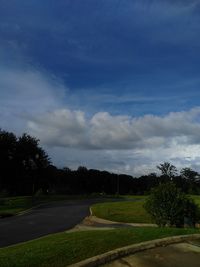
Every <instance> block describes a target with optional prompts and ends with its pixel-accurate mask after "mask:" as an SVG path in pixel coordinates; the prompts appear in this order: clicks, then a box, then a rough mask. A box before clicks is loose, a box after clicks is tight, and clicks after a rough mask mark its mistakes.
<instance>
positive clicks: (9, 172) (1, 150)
mask: <svg viewBox="0 0 200 267" xmlns="http://www.w3.org/2000/svg"><path fill="white" fill-rule="evenodd" d="M16 145H17V138H16V136H15V135H14V134H13V133H10V132H7V131H3V130H1V129H0V171H1V174H0V191H1V190H8V191H12V188H13V184H14V182H15V177H14V176H15V155H16Z"/></svg>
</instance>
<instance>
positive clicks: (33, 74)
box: [0, 0, 200, 176]
mask: <svg viewBox="0 0 200 267" xmlns="http://www.w3.org/2000/svg"><path fill="white" fill-rule="evenodd" d="M199 51H200V1H199V0H173V1H172V0H162V1H161V0H85V1H83V0H59V1H57V0H43V1H39V0H29V1H27V0H0V127H1V128H2V129H4V130H7V131H13V132H14V133H16V135H21V134H22V133H24V132H26V133H28V134H30V135H32V136H35V137H36V138H38V139H40V144H41V146H42V147H43V148H44V149H45V150H46V151H47V153H48V154H49V156H50V158H51V160H52V163H53V164H54V165H56V166H58V167H66V166H67V167H69V168H72V169H76V168H77V167H78V166H80V165H81V166H86V167H88V168H93V169H100V170H108V171H111V172H115V173H127V174H130V175H134V176H139V175H142V174H148V173H151V172H156V171H157V170H156V166H157V165H159V164H160V163H163V162H164V161H168V162H170V163H172V164H174V165H175V166H177V168H179V169H180V168H183V167H191V168H193V169H195V170H197V171H200V75H199V69H200V53H199Z"/></svg>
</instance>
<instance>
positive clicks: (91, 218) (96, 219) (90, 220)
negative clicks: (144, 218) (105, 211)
mask: <svg viewBox="0 0 200 267" xmlns="http://www.w3.org/2000/svg"><path fill="white" fill-rule="evenodd" d="M90 214H91V212H90ZM83 223H86V224H87V223H91V224H92V223H101V224H110V225H113V226H114V225H120V224H121V225H127V226H134V227H158V225H157V224H154V223H125V222H116V221H110V220H106V219H102V218H99V217H96V216H94V215H92V214H91V215H90V216H88V217H86V218H85V219H84V220H83Z"/></svg>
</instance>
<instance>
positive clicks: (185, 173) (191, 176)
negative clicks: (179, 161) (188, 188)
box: [180, 168, 199, 182]
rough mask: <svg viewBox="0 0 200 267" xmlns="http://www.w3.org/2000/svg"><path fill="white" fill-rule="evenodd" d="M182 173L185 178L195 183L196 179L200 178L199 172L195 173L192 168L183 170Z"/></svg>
mask: <svg viewBox="0 0 200 267" xmlns="http://www.w3.org/2000/svg"><path fill="white" fill-rule="evenodd" d="M180 173H181V175H182V177H183V178H185V179H187V180H189V181H191V182H195V180H196V178H197V177H198V176H199V174H198V172H196V171H193V170H192V169H191V168H183V169H181V172H180Z"/></svg>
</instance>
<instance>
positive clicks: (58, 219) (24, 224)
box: [0, 200, 105, 247]
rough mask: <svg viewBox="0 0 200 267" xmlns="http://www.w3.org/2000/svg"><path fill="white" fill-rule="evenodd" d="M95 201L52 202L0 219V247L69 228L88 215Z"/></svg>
mask: <svg viewBox="0 0 200 267" xmlns="http://www.w3.org/2000/svg"><path fill="white" fill-rule="evenodd" d="M101 201H102V200H101ZM104 201H105V200H104ZM97 202H100V200H73V201H72V200H68V201H64V202H57V203H56V202H54V203H50V204H45V205H43V206H41V207H39V208H35V209H33V210H32V211H31V212H30V213H27V214H24V215H21V216H15V217H10V218H5V219H0V247H4V246H8V245H12V244H16V243H19V242H23V241H28V240H31V239H34V238H38V237H41V236H44V235H47V234H51V233H57V232H61V231H65V230H67V229H71V228H73V227H74V226H75V225H76V224H78V223H80V222H81V221H82V220H83V219H84V218H85V217H86V216H88V215H89V207H90V205H91V204H93V203H97Z"/></svg>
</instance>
